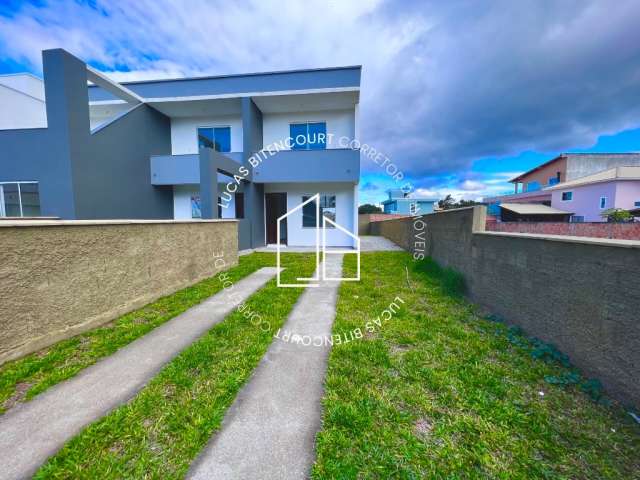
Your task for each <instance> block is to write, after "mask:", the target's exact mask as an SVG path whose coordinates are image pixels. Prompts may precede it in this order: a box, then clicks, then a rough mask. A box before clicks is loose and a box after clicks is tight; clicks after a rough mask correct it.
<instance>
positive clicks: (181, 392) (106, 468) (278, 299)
mask: <svg viewBox="0 0 640 480" xmlns="http://www.w3.org/2000/svg"><path fill="white" fill-rule="evenodd" d="M254 255H255V254H254ZM266 260H267V261H269V262H271V265H274V264H275V256H273V255H268V256H267V257H266ZM248 261H249V262H253V261H256V260H255V259H254V260H251V259H249V260H248ZM261 261H265V259H262V260H261ZM283 266H286V267H287V270H285V272H284V274H283V280H284V281H294V279H295V277H298V276H311V275H312V273H313V269H314V267H315V264H314V259H313V257H312V256H311V255H296V254H288V255H287V254H285V255H284V262H283ZM285 277H286V278H285ZM301 293H302V289H293V288H278V287H277V286H276V283H275V279H274V280H271V281H270V282H268V283H267V285H266V286H265V287H264V288H262V289H261V290H259V291H258V292H256V293H255V294H254V295H252V296H251V297H250V298H249V299H248V300H247V302H246V305H247V307H246V308H245V309H244V310H243V311H244V312H249V311H250V312H258V313H259V314H260V315H261V317H262V320H263V321H265V322H269V328H268V329H267V328H264V329H262V328H259V327H257V326H255V325H253V324H252V323H251V321H250V320H249V319H248V318H247V316H245V314H244V313H243V311H239V310H234V312H233V313H231V314H230V315H229V316H227V317H226V319H225V320H224V321H223V322H221V323H220V324H218V325H216V326H215V327H213V328H212V329H211V330H210V331H209V332H208V333H207V334H206V335H204V336H203V337H202V338H200V339H199V340H198V341H196V342H195V343H194V344H192V345H191V346H190V347H188V348H187V349H186V350H184V351H183V352H182V353H181V354H180V355H179V356H178V357H176V358H175V359H174V360H173V361H171V362H170V363H169V364H168V365H167V366H166V367H165V368H164V369H163V370H162V371H161V372H160V373H159V374H158V375H157V376H156V377H155V378H154V379H153V380H152V381H151V382H150V383H149V384H148V385H147V386H146V387H145V388H144V389H143V390H142V391H141V392H140V393H139V394H138V395H137V396H136V397H135V398H134V399H133V400H132V401H131V402H129V403H128V404H126V405H123V406H121V407H119V408H118V409H116V410H114V411H113V412H112V413H110V414H109V415H107V416H106V417H104V418H103V419H101V420H99V421H97V422H95V423H93V424H91V425H90V426H88V427H87V428H86V429H85V430H83V431H82V432H81V433H80V434H79V435H78V436H76V437H74V438H73V439H72V440H71V441H69V442H68V443H67V444H66V445H65V447H64V448H63V449H62V450H61V451H59V452H58V453H57V454H56V455H55V456H54V457H52V458H50V459H49V461H48V462H47V463H46V464H45V465H43V466H42V467H41V469H40V470H39V471H38V472H37V473H36V475H35V478H100V479H111V478H113V479H116V478H117V479H120V478H162V479H170V478H182V477H183V476H184V474H185V473H186V471H187V469H188V468H189V465H190V463H191V462H192V461H193V460H194V459H195V457H196V455H197V454H198V452H199V451H200V450H201V449H202V448H203V447H204V445H205V444H206V442H207V441H208V440H209V438H210V436H211V435H212V433H213V432H215V431H216V430H217V429H218V427H219V426H220V423H221V421H222V419H223V417H224V414H225V411H226V410H227V408H228V407H229V406H230V405H231V403H232V402H233V400H234V398H235V396H236V394H237V392H238V390H239V389H240V387H241V386H242V385H243V384H244V382H245V381H246V380H247V378H248V377H249V376H250V374H251V372H252V371H253V370H254V368H255V367H256V366H257V364H258V362H259V361H260V359H261V358H262V356H263V355H264V353H265V352H266V350H267V348H268V347H269V345H270V344H271V342H272V340H273V334H274V333H275V332H276V331H277V329H278V328H279V327H280V326H281V325H282V324H283V323H284V321H285V320H286V318H287V316H288V314H289V312H290V311H291V309H292V308H293V305H294V304H295V302H296V300H297V299H298V297H299V295H300V294H301ZM263 325H266V324H263Z"/></svg>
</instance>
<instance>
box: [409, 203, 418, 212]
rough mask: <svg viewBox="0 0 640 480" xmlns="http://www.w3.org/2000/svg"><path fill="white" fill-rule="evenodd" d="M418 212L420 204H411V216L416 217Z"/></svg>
mask: <svg viewBox="0 0 640 480" xmlns="http://www.w3.org/2000/svg"><path fill="white" fill-rule="evenodd" d="M417 211H418V202H409V215H415V214H416V213H417Z"/></svg>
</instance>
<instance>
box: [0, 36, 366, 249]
mask: <svg viewBox="0 0 640 480" xmlns="http://www.w3.org/2000/svg"><path fill="white" fill-rule="evenodd" d="M43 71H44V90H45V104H46V117H47V126H46V127H40V128H21V129H10V130H0V190H1V191H0V198H1V199H2V200H1V201H0V215H3V216H48V217H59V218H62V219H121V218H132V219H170V218H175V219H181V218H220V217H222V218H237V219H238V220H239V232H240V233H239V244H240V248H254V247H258V246H262V245H265V244H270V243H276V241H278V240H280V242H281V243H285V244H288V245H296V246H297V245H312V244H313V239H314V238H315V235H314V234H313V232H312V230H313V228H312V225H314V224H315V211H316V209H315V206H314V205H310V207H311V208H309V206H306V207H305V208H303V209H300V212H296V214H293V215H292V216H291V217H289V218H287V222H286V228H284V229H283V230H284V231H283V232H281V238H280V239H277V238H275V235H276V233H275V232H276V229H275V223H276V221H277V218H278V217H280V216H282V215H284V214H285V213H286V212H287V211H289V210H292V209H293V208H295V207H296V206H298V205H300V204H301V203H302V202H304V201H305V200H307V199H308V198H309V197H311V196H313V195H315V194H316V193H319V194H320V197H319V198H320V206H319V209H320V211H321V212H322V213H321V215H324V216H327V217H329V218H331V219H332V220H334V221H336V222H338V223H339V224H341V225H342V226H343V227H345V228H346V229H348V230H350V231H352V232H353V233H357V203H358V202H357V185H358V181H359V177H360V152H359V148H358V147H359V141H358V102H359V93H360V74H361V69H360V67H343V68H327V69H314V70H295V71H286V72H272V73H257V74H248V75H230V76H221V77H201V78H185V79H176V80H155V81H142V82H128V83H122V84H118V83H116V82H113V81H111V80H109V79H108V78H106V77H104V76H103V75H101V74H100V73H99V72H96V71H95V70H93V69H91V68H90V67H88V66H87V65H86V64H85V63H84V62H82V61H81V60H79V59H78V58H76V57H74V56H73V55H71V54H70V53H68V52H66V51H64V50H62V49H54V50H46V51H44V52H43ZM88 81H90V82H91V84H90V85H88V83H87V82H88ZM327 238H328V244H330V245H336V246H341V245H351V243H350V242H351V239H350V238H348V237H347V236H346V235H343V234H342V232H340V231H339V230H338V229H335V230H333V231H330V232H328V234H327Z"/></svg>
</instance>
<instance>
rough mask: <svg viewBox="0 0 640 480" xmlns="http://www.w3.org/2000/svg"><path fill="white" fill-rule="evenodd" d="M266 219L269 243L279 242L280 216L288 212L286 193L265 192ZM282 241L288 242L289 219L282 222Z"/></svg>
mask: <svg viewBox="0 0 640 480" xmlns="http://www.w3.org/2000/svg"><path fill="white" fill-rule="evenodd" d="M264 199H265V220H266V224H267V244H274V243H278V230H277V224H278V217H281V216H282V215H284V214H285V213H287V194H286V193H265V195H264ZM280 243H281V244H285V245H286V244H287V219H286V218H285V219H284V220H283V221H282V222H280Z"/></svg>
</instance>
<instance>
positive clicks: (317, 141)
mask: <svg viewBox="0 0 640 480" xmlns="http://www.w3.org/2000/svg"><path fill="white" fill-rule="evenodd" d="M289 136H290V137H291V149H292V150H324V149H325V148H327V124H326V122H305V123H292V124H290V125H289Z"/></svg>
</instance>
